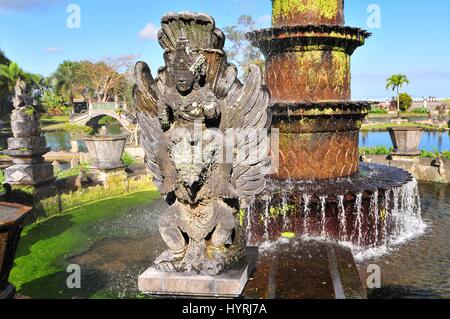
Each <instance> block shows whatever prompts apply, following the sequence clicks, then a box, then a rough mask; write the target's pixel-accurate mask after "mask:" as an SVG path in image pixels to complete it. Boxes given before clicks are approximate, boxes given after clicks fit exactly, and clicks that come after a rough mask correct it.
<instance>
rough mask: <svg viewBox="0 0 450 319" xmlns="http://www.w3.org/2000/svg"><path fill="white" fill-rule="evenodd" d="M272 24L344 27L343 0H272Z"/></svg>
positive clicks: (278, 25) (279, 25)
mask: <svg viewBox="0 0 450 319" xmlns="http://www.w3.org/2000/svg"><path fill="white" fill-rule="evenodd" d="M272 24H273V26H274V27H283V26H298V25H344V0H325V1H323V0H272Z"/></svg>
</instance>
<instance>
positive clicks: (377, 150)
mask: <svg viewBox="0 0 450 319" xmlns="http://www.w3.org/2000/svg"><path fill="white" fill-rule="evenodd" d="M392 150H393V148H392V147H391V148H390V149H388V148H387V147H386V146H384V145H380V146H376V147H360V148H359V153H360V154H361V155H362V154H365V155H390V154H391V153H392ZM441 154H442V158H443V159H445V160H450V151H447V150H445V151H442V152H441ZM438 156H439V151H437V150H435V151H434V152H430V151H427V150H422V151H421V154H420V157H421V158H432V159H435V158H437V157H438Z"/></svg>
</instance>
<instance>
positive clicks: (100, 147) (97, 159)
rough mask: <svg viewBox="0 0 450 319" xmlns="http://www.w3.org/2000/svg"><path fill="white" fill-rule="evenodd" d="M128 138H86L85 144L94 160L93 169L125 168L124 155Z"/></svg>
mask: <svg viewBox="0 0 450 319" xmlns="http://www.w3.org/2000/svg"><path fill="white" fill-rule="evenodd" d="M126 140H127V136H95V137H90V138H85V139H84V142H85V143H86V146H87V148H88V151H89V155H90V157H91V160H92V168H94V169H97V170H114V169H118V168H123V167H125V165H124V164H123V162H122V154H123V151H124V148H125V142H126Z"/></svg>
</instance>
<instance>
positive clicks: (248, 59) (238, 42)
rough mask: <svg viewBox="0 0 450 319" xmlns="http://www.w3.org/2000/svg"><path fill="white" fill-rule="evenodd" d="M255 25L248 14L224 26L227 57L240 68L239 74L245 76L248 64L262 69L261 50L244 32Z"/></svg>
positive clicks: (250, 29) (252, 28)
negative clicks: (235, 23) (234, 22)
mask: <svg viewBox="0 0 450 319" xmlns="http://www.w3.org/2000/svg"><path fill="white" fill-rule="evenodd" d="M255 27H256V23H255V21H254V20H253V18H252V17H251V16H249V15H243V16H240V17H239V18H238V21H237V25H233V26H229V27H225V28H224V32H225V35H226V37H227V40H228V43H229V44H231V46H228V47H227V48H226V51H227V55H228V58H229V59H230V60H231V61H233V62H234V63H236V64H237V65H238V66H239V68H240V69H241V74H244V76H247V74H248V66H249V65H250V64H256V65H258V66H260V67H261V68H262V69H264V58H263V56H262V54H261V52H260V51H259V50H258V49H257V48H255V47H254V46H253V45H251V43H250V42H249V41H248V40H247V38H246V34H247V33H248V32H250V31H252V30H254V29H255Z"/></svg>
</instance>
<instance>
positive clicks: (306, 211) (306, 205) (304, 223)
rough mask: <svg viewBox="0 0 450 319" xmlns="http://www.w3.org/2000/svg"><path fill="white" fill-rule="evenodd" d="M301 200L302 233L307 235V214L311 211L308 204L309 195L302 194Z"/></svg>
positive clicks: (309, 200)
mask: <svg viewBox="0 0 450 319" xmlns="http://www.w3.org/2000/svg"><path fill="white" fill-rule="evenodd" d="M303 201H304V205H305V208H304V215H303V235H304V236H308V235H309V230H308V219H309V214H310V213H311V208H310V207H309V204H310V202H311V195H308V194H303Z"/></svg>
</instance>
